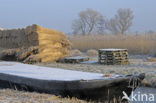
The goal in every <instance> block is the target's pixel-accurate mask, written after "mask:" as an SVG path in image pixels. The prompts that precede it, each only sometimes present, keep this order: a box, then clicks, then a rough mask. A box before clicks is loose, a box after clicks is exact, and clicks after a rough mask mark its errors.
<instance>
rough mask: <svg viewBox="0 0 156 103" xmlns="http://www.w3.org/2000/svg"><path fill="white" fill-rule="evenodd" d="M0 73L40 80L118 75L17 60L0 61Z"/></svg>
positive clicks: (97, 77)
mask: <svg viewBox="0 0 156 103" xmlns="http://www.w3.org/2000/svg"><path fill="white" fill-rule="evenodd" d="M0 73H4V74H10V75H16V76H22V77H27V78H35V79H42V80H60V81H72V80H92V79H110V78H115V77H118V75H116V76H114V77H103V74H98V73H88V72H80V71H72V70H64V69H59V68H50V67H41V66H35V65H28V64H22V63H17V62H0Z"/></svg>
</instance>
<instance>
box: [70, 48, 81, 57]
mask: <svg viewBox="0 0 156 103" xmlns="http://www.w3.org/2000/svg"><path fill="white" fill-rule="evenodd" d="M70 56H82V52H81V51H80V50H78V49H74V50H71V51H70Z"/></svg>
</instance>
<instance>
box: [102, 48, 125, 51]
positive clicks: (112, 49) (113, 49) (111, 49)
mask: <svg viewBox="0 0 156 103" xmlns="http://www.w3.org/2000/svg"><path fill="white" fill-rule="evenodd" d="M99 50H102V51H121V50H127V49H115V48H110V49H99Z"/></svg>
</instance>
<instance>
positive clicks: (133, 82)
mask: <svg viewBox="0 0 156 103" xmlns="http://www.w3.org/2000/svg"><path fill="white" fill-rule="evenodd" d="M144 77H145V74H140V75H138V76H133V75H127V76H121V75H104V74H98V73H88V72H80V71H72V70H63V69H59V68H49V67H41V66H35V65H28V64H22V63H17V62H0V88H12V89H16V90H26V91H35V92H40V93H50V94H55V95H59V96H63V97H67V96H69V97H77V98H80V99H85V100H88V101H90V100H95V101H97V100H98V101H105V100H107V101H111V100H113V98H114V97H115V98H117V100H119V99H118V98H120V97H122V96H123V94H122V92H123V91H125V92H126V93H127V95H128V96H129V95H130V94H131V92H132V90H134V89H136V87H137V86H138V85H139V84H140V83H141V81H142V80H143V79H144Z"/></svg>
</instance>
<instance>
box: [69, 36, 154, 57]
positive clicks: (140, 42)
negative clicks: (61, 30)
mask: <svg viewBox="0 0 156 103" xmlns="http://www.w3.org/2000/svg"><path fill="white" fill-rule="evenodd" d="M69 40H70V41H71V44H72V49H79V50H80V51H84V52H85V51H87V50H89V49H96V50H98V49H100V48H124V49H128V51H129V53H131V54H144V55H146V54H151V55H155V54H156V34H144V35H143V34H142V35H89V36H82V35H76V36H69Z"/></svg>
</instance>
